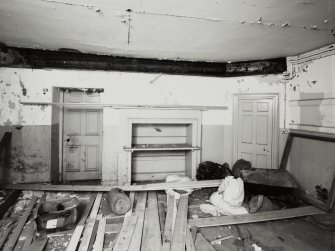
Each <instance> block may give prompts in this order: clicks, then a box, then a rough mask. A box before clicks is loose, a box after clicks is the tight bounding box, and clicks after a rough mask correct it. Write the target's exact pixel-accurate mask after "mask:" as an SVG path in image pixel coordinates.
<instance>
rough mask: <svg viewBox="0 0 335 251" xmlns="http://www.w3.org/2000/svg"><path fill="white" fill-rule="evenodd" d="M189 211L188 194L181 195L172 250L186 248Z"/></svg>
mask: <svg viewBox="0 0 335 251" xmlns="http://www.w3.org/2000/svg"><path fill="white" fill-rule="evenodd" d="M187 211H188V194H186V195H181V196H180V199H179V204H178V210H177V216H176V222H175V226H174V229H173V235H172V243H171V250H173V251H182V250H185V241H186V227H187Z"/></svg>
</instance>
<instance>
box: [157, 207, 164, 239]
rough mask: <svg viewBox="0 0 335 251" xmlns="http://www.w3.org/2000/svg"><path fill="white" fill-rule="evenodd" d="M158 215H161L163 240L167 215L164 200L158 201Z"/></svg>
mask: <svg viewBox="0 0 335 251" xmlns="http://www.w3.org/2000/svg"><path fill="white" fill-rule="evenodd" d="M158 215H159V225H160V227H161V236H162V240H163V236H164V226H165V217H166V212H165V205H164V203H163V202H159V203H158Z"/></svg>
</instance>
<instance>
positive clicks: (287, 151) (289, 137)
mask: <svg viewBox="0 0 335 251" xmlns="http://www.w3.org/2000/svg"><path fill="white" fill-rule="evenodd" d="M292 142H293V137H292V134H291V133H289V134H288V135H287V139H286V144H285V148H284V152H283V156H282V158H281V161H280V166H279V169H281V170H285V169H286V164H287V160H288V157H289V156H290V152H291V147H292Z"/></svg>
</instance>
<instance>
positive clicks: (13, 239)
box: [4, 196, 37, 251]
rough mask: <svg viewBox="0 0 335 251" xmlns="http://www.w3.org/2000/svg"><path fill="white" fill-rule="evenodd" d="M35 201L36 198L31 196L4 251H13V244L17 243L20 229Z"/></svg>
mask: <svg viewBox="0 0 335 251" xmlns="http://www.w3.org/2000/svg"><path fill="white" fill-rule="evenodd" d="M36 200H37V197H35V196H33V197H32V198H31V201H30V202H29V204H28V207H27V208H26V210H25V211H24V213H23V215H22V216H21V218H20V220H19V222H18V224H17V225H16V227H15V228H14V230H13V232H12V234H11V236H10V238H9V240H8V242H7V244H6V245H5V248H4V251H10V250H13V249H14V247H15V244H16V242H17V239H18V238H19V236H20V234H21V232H22V229H23V227H24V225H25V224H26V222H27V220H28V217H29V215H30V213H31V210H32V209H33V207H34V205H35V202H36Z"/></svg>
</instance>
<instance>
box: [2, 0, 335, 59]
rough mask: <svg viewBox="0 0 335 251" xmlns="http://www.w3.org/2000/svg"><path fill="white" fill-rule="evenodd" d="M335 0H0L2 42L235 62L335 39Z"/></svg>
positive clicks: (300, 49) (294, 52) (292, 51)
mask: <svg viewBox="0 0 335 251" xmlns="http://www.w3.org/2000/svg"><path fill="white" fill-rule="evenodd" d="M334 30H335V1H334V0H300V1H299V0H298V1H297V0H217V1H214V0H197V1H195V0H169V1H167V0H113V1H112V0H11V1H8V0H0V42H2V43H5V44H7V45H8V46H14V47H25V48H38V49H48V50H59V49H63V50H64V49H65V50H67V49H71V50H77V51H81V52H85V53H95V54H106V55H116V56H127V57H138V58H155V59H172V60H190V61H213V62H229V61H244V60H259V59H268V58H276V57H285V56H293V55H297V54H300V53H303V52H306V51H310V50H312V49H315V48H319V47H322V46H324V45H328V44H331V43H334V42H335V35H334V34H333V32H334Z"/></svg>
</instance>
